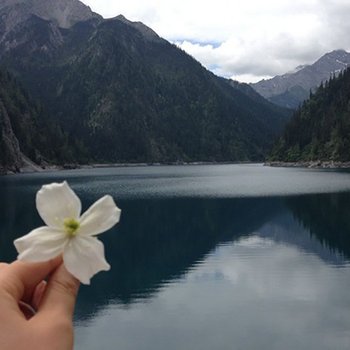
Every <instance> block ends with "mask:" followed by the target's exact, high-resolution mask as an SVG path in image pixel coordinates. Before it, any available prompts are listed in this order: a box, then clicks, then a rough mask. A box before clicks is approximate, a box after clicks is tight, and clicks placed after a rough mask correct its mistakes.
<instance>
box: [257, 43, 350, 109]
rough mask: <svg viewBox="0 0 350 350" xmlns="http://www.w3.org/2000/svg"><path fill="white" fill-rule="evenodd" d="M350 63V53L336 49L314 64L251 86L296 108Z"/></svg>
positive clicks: (289, 106)
mask: <svg viewBox="0 0 350 350" xmlns="http://www.w3.org/2000/svg"><path fill="white" fill-rule="evenodd" d="M349 65H350V53H348V52H346V51H344V50H335V51H332V52H330V53H327V54H325V55H324V56H322V57H321V58H320V59H319V60H317V61H316V62H315V63H313V64H312V65H308V66H300V67H298V68H297V69H296V71H295V72H292V73H287V74H284V75H280V76H276V77H274V78H272V79H269V80H262V81H260V82H258V83H254V84H251V86H252V87H253V88H254V89H255V90H256V91H257V92H258V93H259V94H260V95H262V96H263V97H265V98H267V99H269V100H270V101H271V102H273V103H276V104H278V105H280V106H283V107H288V108H296V107H298V105H299V104H300V103H301V102H302V101H304V100H305V99H307V98H308V96H309V92H310V90H312V91H314V90H315V89H316V88H317V87H318V86H319V85H320V84H321V83H322V82H324V81H326V80H328V79H329V78H330V77H331V75H332V74H333V75H336V76H337V75H338V74H339V73H340V72H341V71H342V70H344V69H346V68H347V67H348V66H349Z"/></svg>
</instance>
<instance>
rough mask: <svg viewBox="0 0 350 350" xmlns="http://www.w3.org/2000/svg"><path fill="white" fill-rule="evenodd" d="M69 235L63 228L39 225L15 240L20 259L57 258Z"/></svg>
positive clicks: (35, 260) (33, 260)
mask: <svg viewBox="0 0 350 350" xmlns="http://www.w3.org/2000/svg"><path fill="white" fill-rule="evenodd" d="M66 242H67V236H66V235H65V233H64V232H63V231H62V230H58V229H55V228H52V227H47V226H43V227H39V228H37V229H35V230H33V231H31V232H29V233H28V234H27V235H25V236H23V237H21V238H18V239H16V240H15V241H14V244H15V247H16V249H17V251H18V253H19V255H18V260H23V261H30V262H40V261H47V260H50V259H53V258H55V257H56V256H58V255H60V254H61V253H62V252H63V248H64V246H65V244H66Z"/></svg>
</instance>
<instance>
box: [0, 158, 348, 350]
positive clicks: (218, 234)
mask: <svg viewBox="0 0 350 350" xmlns="http://www.w3.org/2000/svg"><path fill="white" fill-rule="evenodd" d="M62 180H67V181H68V182H69V184H70V185H71V186H72V188H73V189H74V190H75V191H76V192H77V193H78V195H79V196H80V198H81V199H82V202H83V207H84V209H85V208H87V207H88V206H89V205H90V204H92V203H93V202H94V201H95V200H96V199H98V198H99V197H101V196H102V195H103V194H108V193H109V194H111V195H112V196H113V197H114V198H115V201H116V203H117V204H118V206H119V207H120V208H121V209H122V217H121V222H120V223H119V224H118V225H117V226H116V227H115V228H113V229H112V230H110V231H109V232H107V233H105V234H104V235H102V236H101V239H102V240H103V241H104V243H105V247H106V258H107V260H108V261H109V263H110V264H111V266H112V270H111V271H109V272H103V273H100V274H99V275H97V276H95V277H94V278H93V280H92V284H91V286H90V287H85V286H84V287H82V288H81V290H80V293H79V299H78V303H77V308H76V315H75V329H76V346H75V349H77V350H83V349H84V350H93V349H94V350H95V349H98V350H110V349H112V350H113V349H118V350H164V349H167V350H179V349H184V350H231V349H234V350H274V349H276V350H277V349H278V350H296V349H298V350H304V349H305V350H312V349H314V350H326V349H327V350H342V349H347V350H348V349H349V346H350V292H349V291H350V215H349V213H350V172H348V171H344V170H342V171H335V170H316V169H287V168H270V167H264V166H262V165H260V164H249V165H248V164H247V165H205V166H204V165H197V166H153V167H126V168H105V169H85V170H73V171H61V172H55V173H40V174H22V175H15V176H6V177H1V178H0V191H1V194H2V195H1V202H0V219H1V223H2V225H1V227H0V244H1V249H0V259H1V260H3V261H12V260H13V259H15V257H16V252H15V250H14V248H13V244H12V242H13V240H14V239H15V238H17V237H19V236H21V235H23V234H25V233H27V232H29V231H30V230H31V229H33V228H35V227H37V226H39V225H41V220H40V218H39V216H38V214H37V213H36V208H35V204H34V199H35V193H36V191H37V190H38V189H39V188H40V187H41V185H42V184H46V183H50V182H58V181H62Z"/></svg>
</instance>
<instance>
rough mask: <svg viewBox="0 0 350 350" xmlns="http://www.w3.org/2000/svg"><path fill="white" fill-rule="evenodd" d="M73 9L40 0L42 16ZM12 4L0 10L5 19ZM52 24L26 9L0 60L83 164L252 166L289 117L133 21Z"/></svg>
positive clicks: (60, 0) (93, 18)
mask: <svg viewBox="0 0 350 350" xmlns="http://www.w3.org/2000/svg"><path fill="white" fill-rule="evenodd" d="M31 3H32V4H35V6H33V8H39V7H40V6H39V5H41V4H42V3H43V0H31ZM75 3H77V1H73V0H56V1H52V2H51V1H45V4H46V6H47V7H45V9H46V13H49V14H53V13H55V12H54V11H51V10H50V6H53V8H54V9H55V8H60V9H62V8H64V6H68V5H69V6H73V4H75ZM16 6H17V5H13V6H7V7H3V9H6V13H5V12H3V13H5V15H4V16H5V17H6V16H7V17H6V18H7V21H8V20H9V18H12V17H13V16H14V15H13V13H14V14H16V13H17V12H16V11H17V7H16ZM3 13H2V15H3ZM63 13H67V12H66V11H63ZM58 18H61V17H60V16H56V17H55V18H48V17H47V16H46V15H42V14H41V13H39V12H38V11H36V12H35V14H34V13H33V11H32V10H31V12H30V13H27V15H26V16H24V17H23V20H22V21H21V22H20V23H17V24H15V25H14V26H12V27H11V29H10V30H7V31H6V32H5V34H4V35H3V36H2V38H3V39H2V40H1V41H0V63H1V64H2V65H3V66H5V67H6V68H7V69H8V70H10V71H11V72H12V73H13V74H14V75H15V76H16V78H17V79H19V80H20V81H21V82H22V83H23V85H24V86H25V88H27V89H28V91H30V93H31V94H32V96H33V97H34V98H36V99H38V100H39V101H40V103H41V104H42V105H43V106H44V107H45V109H46V110H47V111H48V114H49V115H51V116H52V120H53V121H54V122H55V123H59V125H60V126H61V127H62V128H63V129H64V130H65V131H66V132H67V133H68V136H69V138H70V139H71V140H76V141H77V142H79V143H80V144H81V145H82V147H81V148H86V149H87V152H88V154H89V158H90V160H91V161H99V162H101V161H103V162H168V161H169V162H174V161H233V160H258V159H262V158H263V157H264V155H265V154H266V152H267V151H268V150H269V149H270V147H271V146H272V142H273V140H274V139H275V138H276V136H277V135H278V134H279V133H280V132H281V130H282V128H283V126H284V125H285V123H286V121H287V119H288V111H285V110H283V109H281V108H277V107H276V106H275V105H273V104H272V103H270V102H267V101H265V100H263V99H262V98H260V97H259V98H257V97H256V96H254V97H252V96H251V94H252V92H251V91H249V92H247V91H244V89H241V88H238V87H235V86H232V84H230V82H229V81H227V80H225V79H222V78H218V77H216V76H215V75H214V74H212V73H210V72H209V71H207V70H206V69H205V68H204V67H203V66H202V65H201V64H200V63H198V62H197V61H195V60H194V59H193V58H192V57H191V56H189V55H187V54H186V53H185V52H184V51H182V50H181V49H179V48H178V47H176V46H175V45H173V44H170V43H169V42H167V41H166V40H164V39H162V38H160V37H159V36H158V35H157V34H156V33H155V32H154V31H153V30H152V29H150V28H148V27H147V26H145V25H144V24H142V23H140V22H131V21H129V20H127V19H126V18H125V17H123V16H118V17H115V18H112V19H106V20H104V19H102V18H101V17H99V16H97V15H95V14H93V13H92V12H89V16H88V18H87V19H86V20H83V21H78V22H77V23H75V24H73V25H72V26H70V27H68V28H67V25H64V26H62V25H61V24H60V23H61V22H60V21H59V20H58ZM62 23H64V24H65V23H67V21H66V20H64V21H63V22H62Z"/></svg>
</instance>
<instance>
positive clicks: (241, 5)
mask: <svg viewBox="0 0 350 350" xmlns="http://www.w3.org/2000/svg"><path fill="white" fill-rule="evenodd" d="M83 2H84V3H86V4H88V5H89V6H91V7H92V9H93V10H95V11H96V12H98V13H101V14H102V15H103V16H104V17H113V16H115V15H118V14H123V15H125V16H126V17H127V18H129V19H130V20H133V21H142V22H143V23H145V24H146V25H148V26H150V27H151V28H152V29H154V30H155V31H156V32H157V33H158V34H159V35H161V36H162V37H164V38H165V39H167V40H169V41H171V42H174V43H176V44H177V45H178V46H179V47H181V48H182V49H184V50H185V51H186V52H188V53H189V54H191V55H192V56H193V57H195V58H196V59H197V60H199V61H200V62H201V63H202V64H203V65H204V66H205V67H207V68H208V69H210V70H212V71H213V72H214V73H216V74H218V75H222V76H225V77H232V78H234V79H237V80H241V81H257V80H260V79H261V78H267V77H271V76H274V75H277V74H283V73H285V72H287V71H290V70H292V69H293V68H295V67H296V66H298V65H300V64H306V63H312V62H314V61H315V60H316V59H318V58H319V57H320V56H321V55H323V54H324V53H326V52H329V51H331V50H334V49H339V48H344V49H349V48H350V43H349V42H350V40H349V36H348V33H349V30H350V21H349V20H348V15H349V13H350V3H349V1H348V0H293V1H291V0H264V1H261V0H246V1H244V2H242V1H240V0H216V1H215V3H208V2H199V1H195V0H177V1H175V0H168V1H166V2H165V1H161V0H148V1H144V0H137V1H136V0H128V1H127V2H119V1H118V2H116V1H113V0H83Z"/></svg>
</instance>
